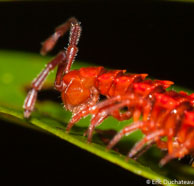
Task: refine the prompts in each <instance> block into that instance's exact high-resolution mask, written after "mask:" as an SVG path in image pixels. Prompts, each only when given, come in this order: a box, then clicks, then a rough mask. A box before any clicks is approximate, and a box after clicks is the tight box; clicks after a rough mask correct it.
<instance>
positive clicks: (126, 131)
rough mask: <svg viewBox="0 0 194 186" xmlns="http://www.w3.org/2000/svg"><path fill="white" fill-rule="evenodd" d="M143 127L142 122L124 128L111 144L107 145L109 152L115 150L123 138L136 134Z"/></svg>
mask: <svg viewBox="0 0 194 186" xmlns="http://www.w3.org/2000/svg"><path fill="white" fill-rule="evenodd" d="M142 126H143V122H142V121H138V122H134V123H132V124H131V125H128V126H126V127H124V128H123V129H122V130H121V131H120V132H118V133H117V134H116V135H115V136H114V138H113V139H112V140H111V141H110V142H109V144H108V145H107V149H108V150H109V149H111V148H113V147H114V146H115V145H116V144H117V143H118V142H119V141H120V139H121V138H122V137H123V136H125V135H129V134H130V133H132V132H134V131H135V130H137V129H140V128H141V127H142Z"/></svg>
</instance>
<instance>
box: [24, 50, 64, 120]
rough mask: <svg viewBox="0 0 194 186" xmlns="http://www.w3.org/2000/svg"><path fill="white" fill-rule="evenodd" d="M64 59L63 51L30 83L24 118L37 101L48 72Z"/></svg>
mask: <svg viewBox="0 0 194 186" xmlns="http://www.w3.org/2000/svg"><path fill="white" fill-rule="evenodd" d="M65 59H66V54H65V51H62V52H60V53H59V54H58V55H57V56H56V57H55V58H54V59H53V60H52V61H51V62H50V63H48V64H47V65H46V67H45V68H44V69H43V71H42V72H41V73H40V74H39V75H38V77H36V78H35V79H34V80H33V82H32V89H31V90H30V91H29V92H28V95H27V96H26V99H25V101H24V105H23V108H24V117H25V118H28V117H30V115H31V113H32V111H33V109H34V105H35V102H36V99H37V94H38V91H39V90H41V88H42V85H43V83H44V81H45V79H46V77H47V76H48V74H49V72H50V71H51V70H53V69H54V68H55V67H56V66H57V65H58V64H59V63H62V62H63V61H64V60H65Z"/></svg>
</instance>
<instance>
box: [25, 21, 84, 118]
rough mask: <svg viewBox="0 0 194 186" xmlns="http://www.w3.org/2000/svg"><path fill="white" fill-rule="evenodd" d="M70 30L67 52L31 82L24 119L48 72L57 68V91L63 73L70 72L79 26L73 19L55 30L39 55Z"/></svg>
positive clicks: (62, 52) (79, 30) (48, 49)
mask: <svg viewBox="0 0 194 186" xmlns="http://www.w3.org/2000/svg"><path fill="white" fill-rule="evenodd" d="M69 29H70V36H69V45H68V48H67V51H61V52H60V53H59V54H58V55H57V56H56V57H55V58H54V59H53V60H52V61H51V62H49V63H48V64H47V65H46V67H45V68H44V69H43V70H42V71H41V73H40V74H39V75H38V77H37V78H35V79H34V80H33V82H32V89H31V90H30V91H29V92H28V95H27V97H26V99H25V101H24V105H23V108H24V117H25V118H28V117H30V115H31V113H32V111H33V109H34V105H35V102H36V99H37V94H38V91H39V90H40V89H41V88H42V85H43V83H44V81H45V79H46V77H47V76H48V74H49V72H50V71H51V70H53V69H54V68H55V67H56V66H58V70H57V75H56V79H55V88H56V89H57V90H59V91H62V89H63V83H62V77H63V75H64V74H65V73H68V72H69V71H70V68H71V65H72V63H73V60H74V58H75V56H76V54H77V51H78V48H77V47H76V46H77V43H78V41H79V37H80V33H81V26H80V23H79V22H78V21H77V20H76V19H75V18H70V19H68V21H67V22H65V23H64V24H63V25H61V26H59V27H57V28H56V30H55V33H54V34H53V35H52V36H51V37H49V38H48V39H47V40H46V41H45V42H44V43H43V46H42V49H41V53H42V54H46V53H47V52H48V51H50V50H51V49H52V48H53V47H54V45H55V44H56V42H57V40H58V38H59V37H61V36H63V35H64V34H65V33H66V32H67V31H68V30H69Z"/></svg>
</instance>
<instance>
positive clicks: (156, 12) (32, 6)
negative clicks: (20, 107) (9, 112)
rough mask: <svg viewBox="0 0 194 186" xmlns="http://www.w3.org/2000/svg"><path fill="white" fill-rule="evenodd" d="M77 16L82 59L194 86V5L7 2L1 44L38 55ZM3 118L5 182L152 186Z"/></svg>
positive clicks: (1, 11)
mask: <svg viewBox="0 0 194 186" xmlns="http://www.w3.org/2000/svg"><path fill="white" fill-rule="evenodd" d="M71 16H75V17H77V18H78V19H79V20H80V21H81V23H82V26H83V33H82V36H81V39H80V43H79V54H78V56H77V59H78V60H81V61H86V62H91V63H94V64H96V65H103V66H106V67H110V68H115V69H127V70H128V71H129V72H134V73H149V74H150V75H151V76H152V77H154V78H157V79H168V80H172V81H175V83H176V84H178V85H182V86H184V87H187V88H190V89H194V83H193V80H194V77H193V74H194V73H193V64H194V52H193V51H194V47H193V46H194V4H184V3H169V2H160V1H138V3H134V2H133V3H129V2H126V1H118V2H117V3H115V2H108V1H107V2H105V1H95V2H92V3H91V2H89V1H88V2H84V1H83V2H76V1H74V2H56V1H55V2H36V3H32V2H28V3H1V4H0V20H1V21H0V48H1V49H9V50H10V49H13V50H21V51H28V52H36V53H38V52H39V49H40V42H41V41H44V39H46V38H47V37H48V36H49V35H50V34H51V33H52V31H53V30H54V28H55V27H56V26H57V25H59V24H61V23H63V22H64V21H65V20H66V19H67V18H68V17H71ZM66 41H67V37H66V38H65V39H62V40H61V41H60V42H59V44H58V45H57V47H56V48H55V50H54V51H53V52H51V54H53V55H54V54H56V53H57V51H59V50H60V49H62V48H63V47H64V46H67V42H66ZM1 124H2V125H1V127H0V130H1V131H2V132H1V135H0V146H1V155H0V159H1V164H2V165H1V166H0V169H1V170H2V171H3V174H2V175H1V176H0V177H2V178H4V179H5V181H6V182H7V184H9V183H10V182H13V183H14V185H18V184H20V185H39V184H40V185H65V184H66V185H78V184H84V185H93V184H94V183H97V184H99V185H100V184H103V185H105V184H111V183H115V184H117V185H118V184H119V185H121V184H122V185H123V184H127V185H130V184H132V182H135V183H136V184H138V185H146V184H145V180H144V179H143V178H141V177H138V176H136V175H133V174H132V173H129V172H127V171H125V170H123V169H121V168H119V167H117V166H116V165H112V164H111V163H109V162H106V161H104V160H102V159H100V158H98V157H96V156H94V155H92V154H89V153H87V152H85V151H82V150H80V149H79V148H77V147H75V146H73V145H71V144H68V143H66V142H64V141H62V140H60V139H57V138H55V137H53V136H48V135H46V134H41V133H37V132H34V131H30V130H28V129H23V128H19V127H16V126H13V125H11V124H10V125H9V124H8V123H5V122H3V121H1ZM10 131H11V133H10ZM89 180H90V181H89ZM1 181H2V179H0V182H1Z"/></svg>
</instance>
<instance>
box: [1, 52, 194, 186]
mask: <svg viewBox="0 0 194 186" xmlns="http://www.w3.org/2000/svg"><path fill="white" fill-rule="evenodd" d="M50 59H51V58H50V57H41V56H39V55H37V54H29V53H22V52H13V51H0V90H1V91H0V118H2V119H5V120H9V121H11V122H12V123H17V124H20V125H22V126H25V127H30V128H34V129H36V130H41V131H47V132H49V133H52V134H53V135H56V136H58V137H60V138H61V139H63V140H66V141H68V142H70V143H73V144H75V145H77V146H79V147H80V148H82V149H85V150H87V151H89V152H91V153H94V154H96V155H97V156H99V157H102V158H104V159H106V160H108V161H110V162H112V163H114V164H117V165H118V166H121V167H123V168H125V169H127V170H129V171H131V172H133V173H135V174H137V175H141V176H143V177H146V178H149V179H160V180H174V179H176V180H193V176H194V169H193V168H191V167H190V166H189V165H184V164H182V163H180V162H178V161H176V160H173V161H172V162H170V163H169V164H168V165H166V166H165V167H162V168H160V167H159V166H158V162H159V159H160V158H161V157H162V156H163V155H164V154H165V153H164V152H161V150H159V149H157V148H156V147H153V148H151V149H150V150H149V151H148V152H147V153H145V154H144V155H143V156H141V157H140V158H139V159H138V161H134V160H129V161H128V162H127V161H125V155H124V154H121V153H118V152H116V151H113V150H111V151H109V152H107V151H106V148H105V147H106V145H105V144H104V143H103V142H102V140H101V138H100V137H99V135H98V134H95V135H94V138H93V142H92V143H91V144H88V143H87V141H86V138H85V137H84V136H83V133H84V131H85V130H86V128H87V126H88V124H89V120H90V117H87V118H84V119H82V120H81V121H80V122H79V123H78V124H76V126H75V127H73V129H72V130H71V132H70V133H69V134H67V133H66V132H65V127H66V125H67V122H68V120H69V119H70V117H71V113H70V112H67V111H65V109H64V108H63V105H62V104H58V103H55V102H52V101H49V100H46V101H44V102H38V103H37V104H36V110H35V112H34V113H33V114H32V117H31V119H29V120H25V119H24V118H23V109H22V105H23V102H24V99H25V96H26V87H27V86H29V84H30V82H31V81H32V79H33V78H34V77H35V76H36V75H37V74H38V73H39V72H40V70H41V69H43V67H44V64H45V63H47V62H48V61H49V60H50ZM83 66H89V65H88V64H86V63H81V62H75V63H74V65H73V68H77V69H79V68H80V67H83ZM90 66H93V65H91V64H90ZM54 77H55V72H54V73H51V74H50V75H49V77H48V79H47V81H46V86H45V87H47V86H51V85H52V84H53V82H54ZM173 89H175V90H177V91H178V90H180V89H181V90H185V89H182V88H180V87H173ZM185 91H188V90H185ZM189 92H190V91H189ZM129 123H130V121H124V122H118V121H117V120H115V119H113V118H112V117H109V118H108V119H106V120H105V121H104V122H103V124H102V125H101V126H99V127H98V129H100V130H103V131H104V130H109V129H113V130H116V131H119V130H120V129H121V128H122V127H123V126H125V125H127V124H129ZM141 137H142V134H141V132H140V131H137V132H135V133H133V134H132V135H130V136H127V137H125V138H124V139H123V140H122V141H121V142H120V143H119V145H118V146H117V147H118V149H122V152H125V153H126V152H127V151H128V150H129V149H130V147H132V145H134V143H135V141H137V140H139V139H140V138H141ZM64 150H65V149H64ZM163 183H164V185H168V184H167V183H165V182H163ZM172 185H176V184H171V186H172Z"/></svg>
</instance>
